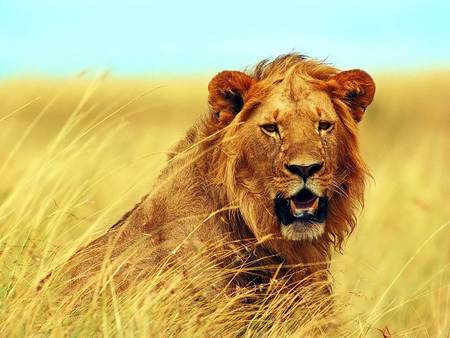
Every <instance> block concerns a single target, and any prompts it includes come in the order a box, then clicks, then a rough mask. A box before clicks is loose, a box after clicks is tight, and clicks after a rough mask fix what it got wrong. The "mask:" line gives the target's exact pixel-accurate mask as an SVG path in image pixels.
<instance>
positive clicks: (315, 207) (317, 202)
mask: <svg viewBox="0 0 450 338" xmlns="http://www.w3.org/2000/svg"><path fill="white" fill-rule="evenodd" d="M318 207H319V199H318V198H316V200H315V201H314V203H313V205H312V206H311V208H312V209H314V210H316V209H317V208H318Z"/></svg>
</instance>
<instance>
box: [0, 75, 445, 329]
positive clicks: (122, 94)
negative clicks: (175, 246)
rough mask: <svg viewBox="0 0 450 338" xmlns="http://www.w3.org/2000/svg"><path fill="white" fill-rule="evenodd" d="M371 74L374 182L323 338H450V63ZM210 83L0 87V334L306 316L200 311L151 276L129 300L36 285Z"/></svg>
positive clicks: (135, 190) (226, 304)
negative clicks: (74, 303) (449, 67)
mask: <svg viewBox="0 0 450 338" xmlns="http://www.w3.org/2000/svg"><path fill="white" fill-rule="evenodd" d="M375 79H376V82H377V85H378V92H377V95H376V99H375V102H374V104H373V105H372V106H371V107H370V109H369V110H368V112H367V116H366V118H365V119H364V121H363V122H362V124H361V141H362V149H363V152H364V154H365V158H366V160H367V162H368V164H369V167H370V168H371V171H372V174H373V177H374V180H373V181H372V182H371V183H370V184H369V188H368V190H367V192H366V206H365V209H364V211H363V212H362V214H361V216H360V221H359V225H358V228H357V229H356V231H355V233H354V234H353V235H352V237H351V238H350V240H349V241H348V243H347V245H346V249H345V251H344V254H343V255H340V254H336V255H335V256H334V263H333V270H334V278H335V289H336V294H337V295H338V296H339V304H340V305H339V308H340V311H339V313H340V317H341V318H339V320H338V321H339V325H338V327H337V328H335V329H334V330H335V331H333V334H331V333H329V334H325V335H336V336H349V337H359V336H376V337H381V336H382V331H383V332H384V333H385V334H387V332H390V333H391V334H392V335H394V336H395V337H401V336H408V337H411V336H412V337H448V336H449V334H450V241H449V239H450V225H449V223H448V222H449V220H450V207H449V205H450V175H449V168H450V136H449V133H450V101H449V98H448V95H449V94H448V93H449V92H450V72H426V73H414V74H409V73H404V74H379V75H378V76H375ZM206 85H207V79H206V78H195V79H194V78H159V79H153V80H143V79H116V78H114V77H112V76H107V75H105V74H100V75H99V76H96V75H91V74H88V75H83V74H80V75H79V76H77V77H74V78H72V79H46V80H41V79H35V78H17V79H11V80H3V81H1V82H0V128H1V132H0V177H1V184H0V266H1V267H2V269H1V272H0V336H2V337H13V336H47V335H51V336H54V337H60V336H73V337H90V336H125V337H132V336H142V337H148V336H186V337H194V336H199V337H203V336H236V335H241V336H252V335H258V336H262V335H263V333H264V332H265V333H266V334H267V335H268V336H273V337H278V336H289V335H293V336H295V335H298V336H302V335H304V334H305V332H307V331H306V330H307V328H308V327H307V326H308V325H309V326H311V325H313V324H311V323H308V324H305V325H304V326H303V328H302V327H300V328H299V327H296V326H298V324H300V323H301V321H302V320H303V319H304V318H300V317H299V318H298V321H297V322H296V321H295V320H296V319H295V318H294V320H289V321H284V320H282V319H281V320H280V319H273V318H272V317H276V312H277V308H276V307H270V306H267V307H266V308H265V309H264V310H265V311H266V312H270V311H272V312H273V313H271V314H270V315H272V314H273V316H272V317H270V316H269V315H268V314H267V313H258V314H257V316H254V319H253V320H252V321H245V320H244V319H243V318H237V316H236V314H235V313H234V312H233V311H232V306H230V304H232V303H233V299H231V300H214V301H211V302H210V303H209V304H206V305H205V304H203V305H199V304H197V303H196V302H195V300H194V298H195V297H192V295H189V294H188V293H187V291H186V289H185V288H183V287H182V283H183V281H181V280H178V279H176V278H175V277H173V278H172V279H170V283H171V284H170V285H171V287H169V288H167V289H163V290H161V289H158V288H155V287H153V288H152V285H154V284H156V281H150V282H149V283H148V285H147V286H146V287H144V288H142V289H140V291H136V292H135V293H134V294H133V295H131V296H130V297H128V298H127V299H122V298H118V297H117V296H116V295H115V294H114V290H111V294H112V297H111V299H112V302H103V301H102V300H101V299H100V298H98V299H97V298H95V297H94V298H93V299H92V300H91V301H90V302H88V303H87V304H84V305H83V306H80V307H79V308H78V309H75V311H74V310H73V307H72V308H71V309H70V307H68V306H63V305H61V304H59V303H58V302H57V301H56V298H57V295H56V293H55V291H53V290H52V289H50V288H49V289H45V290H43V292H41V293H37V292H36V291H35V288H36V285H37V282H38V280H39V279H40V278H41V277H42V276H44V275H45V274H46V272H47V271H49V270H50V269H51V268H53V267H55V266H57V265H58V264H60V263H62V262H64V261H65V260H66V259H67V258H68V257H69V256H70V255H71V254H72V253H73V252H74V251H75V250H76V248H78V247H79V246H81V245H83V244H85V243H87V242H88V241H89V240H90V239H92V238H93V237H95V236H96V235H98V234H99V233H101V232H102V231H104V230H105V229H107V228H108V226H109V225H111V224H113V223H114V222H115V221H116V220H117V219H118V218H119V217H120V216H121V215H122V214H123V213H124V212H125V211H126V210H128V209H129V208H131V206H133V205H134V203H135V202H137V201H138V200H139V199H140V197H141V196H142V195H144V194H145V193H146V192H148V191H149V190H150V188H151V184H152V182H153V181H154V179H155V178H156V176H157V174H158V172H159V170H160V169H161V168H162V166H163V165H164V161H165V157H166V151H167V150H168V148H169V147H170V146H171V145H173V144H174V143H175V142H176V141H177V140H178V139H179V138H180V137H181V136H182V135H183V133H184V132H185V130H186V129H187V127H189V126H190V124H191V123H192V122H193V121H194V120H195V119H196V118H197V117H198V116H199V115H200V114H201V113H203V112H204V111H205V110H206V95H207V91H206ZM166 277H167V276H163V277H161V276H156V277H155V280H156V279H157V278H166ZM202 278H207V277H204V276H203V277H202ZM209 282H210V281H208V280H207V279H206V280H205V279H204V280H202V281H200V283H206V284H207V283H209ZM73 297H74V298H76V295H73ZM259 311H260V312H261V310H259ZM296 324H297V325H296Z"/></svg>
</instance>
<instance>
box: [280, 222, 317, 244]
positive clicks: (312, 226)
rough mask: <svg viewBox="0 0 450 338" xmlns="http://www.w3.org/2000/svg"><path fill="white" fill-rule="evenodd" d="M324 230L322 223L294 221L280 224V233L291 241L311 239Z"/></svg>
mask: <svg viewBox="0 0 450 338" xmlns="http://www.w3.org/2000/svg"><path fill="white" fill-rule="evenodd" d="M324 232H325V224H324V223H313V222H308V223H304V222H294V223H291V224H288V225H284V224H283V225H281V235H282V236H283V238H285V239H288V240H291V241H313V240H315V239H317V238H319V237H320V236H322V235H323V233H324Z"/></svg>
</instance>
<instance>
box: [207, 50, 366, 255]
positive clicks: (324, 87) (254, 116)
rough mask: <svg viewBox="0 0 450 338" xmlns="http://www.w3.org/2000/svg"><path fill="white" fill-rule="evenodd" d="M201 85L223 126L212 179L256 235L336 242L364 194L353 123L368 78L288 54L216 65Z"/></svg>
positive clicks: (357, 117) (348, 226)
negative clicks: (246, 66)
mask: <svg viewBox="0 0 450 338" xmlns="http://www.w3.org/2000/svg"><path fill="white" fill-rule="evenodd" d="M208 88H209V104H210V110H211V115H212V116H213V117H212V119H213V122H214V125H215V126H216V128H218V131H219V133H220V134H221V138H220V140H221V142H220V149H219V150H218V154H219V156H221V160H220V161H219V166H218V170H217V171H216V182H217V183H218V184H223V186H224V187H225V190H226V195H227V199H228V201H229V202H230V203H236V204H237V206H238V209H239V212H240V214H241V216H242V218H243V219H244V221H245V222H246V224H247V225H248V227H249V228H250V230H251V231H252V232H253V233H254V235H255V236H256V237H257V238H262V237H264V236H271V237H275V238H282V239H284V240H291V241H314V240H319V239H324V240H326V241H327V242H331V243H333V244H334V245H337V246H340V244H341V243H342V241H343V239H344V238H345V237H346V235H347V234H348V233H349V232H351V231H352V229H353V227H354V226H355V221H356V220H355V212H356V211H357V209H358V207H359V206H360V205H362V203H363V190H364V180H365V177H366V175H367V170H366V166H365V164H364V162H363V160H362V159H361V156H360V152H359V149H358V140H357V123H358V122H359V121H360V120H361V119H362V117H363V114H364V111H365V109H366V107H367V106H368V105H369V104H370V103H371V102H372V99H373V96H374V92H375V84H374V82H373V80H372V78H371V77H370V76H369V75H368V74H367V73H366V72H364V71H362V70H349V71H342V72H339V71H338V70H337V69H335V68H333V67H331V66H328V65H325V64H323V63H320V62H316V61H313V60H309V59H306V58H305V57H303V56H299V55H293V54H290V55H284V56H281V57H279V58H277V59H275V60H274V61H271V62H268V61H263V62H261V63H260V64H258V65H257V66H256V67H255V69H254V70H253V71H251V72H249V73H243V72H237V71H224V72H221V73H219V74H217V75H216V76H215V77H214V78H213V79H212V80H211V82H210V83H209V87H208Z"/></svg>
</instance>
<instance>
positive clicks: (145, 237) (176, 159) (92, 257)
mask: <svg viewBox="0 0 450 338" xmlns="http://www.w3.org/2000/svg"><path fill="white" fill-rule="evenodd" d="M208 90H209V112H208V113H207V114H206V115H205V116H203V118H202V119H200V120H199V121H198V122H197V123H196V124H195V125H194V126H193V127H192V128H191V129H190V130H189V131H188V132H187V134H186V136H185V137H184V138H183V139H182V140H181V141H180V142H179V143H178V144H177V145H176V146H175V148H174V150H173V152H172V153H171V155H170V156H169V160H168V164H167V166H166V167H165V169H164V170H163V171H162V173H161V175H160V177H159V180H158V182H157V184H156V186H155V187H154V189H153V191H152V192H151V193H150V194H149V195H147V196H145V197H144V198H143V199H142V201H141V202H140V203H139V204H137V205H136V206H135V207H134V208H133V209H132V210H131V211H129V212H127V213H126V214H125V215H124V217H123V218H122V219H121V220H119V221H118V222H117V223H116V224H115V225H113V226H112V227H111V228H110V229H109V230H108V231H107V232H106V233H105V234H104V235H103V236H101V237H100V238H98V239H96V240H94V241H93V242H92V243H90V244H89V245H87V246H86V247H85V248H82V249H81V250H79V251H78V252H77V253H76V254H75V255H74V256H73V257H72V258H71V259H70V261H69V263H68V265H67V266H66V271H68V272H69V273H70V275H71V276H72V277H73V281H75V282H77V283H78V282H79V281H80V280H84V279H85V278H87V276H89V275H92V274H94V273H96V272H98V271H99V269H100V268H101V266H103V265H102V264H103V262H104V260H105V258H106V259H107V260H109V261H111V262H113V261H114V260H116V259H119V257H120V256H121V255H122V254H123V253H124V252H127V254H128V256H127V258H126V259H124V260H123V261H122V263H121V264H120V266H119V268H118V269H116V270H115V271H114V273H115V275H116V276H119V275H120V278H119V277H118V278H117V281H118V283H120V285H121V286H123V287H126V286H127V285H129V283H130V281H131V280H135V279H136V278H138V276H141V277H142V276H148V275H149V274H150V271H152V267H154V266H156V265H158V264H159V263H161V262H162V261H164V260H165V259H167V258H168V257H172V258H173V259H176V257H177V256H178V255H181V253H183V252H184V253H188V254H189V253H192V251H194V250H199V249H205V248H213V249H211V250H217V251H216V252H214V254H212V255H211V257H210V259H211V260H214V264H215V265H216V266H217V267H219V269H220V267H225V266H227V267H229V266H230V264H232V262H233V261H235V259H234V256H235V255H242V252H244V255H247V256H246V257H245V259H244V261H245V262H246V266H251V267H252V272H251V273H244V271H242V273H241V274H238V275H234V276H232V278H230V280H228V281H224V285H227V287H228V288H229V287H236V286H244V287H246V286H249V285H253V286H254V285H263V284H264V283H267V282H270V280H271V278H273V277H274V276H275V274H277V276H276V277H278V276H284V277H286V278H287V279H288V280H289V285H297V284H298V283H300V282H301V281H305V280H306V279H307V278H308V277H310V276H313V275H315V276H316V277H315V279H313V280H316V281H317V280H322V281H324V280H327V278H328V273H327V271H328V268H329V263H328V262H329V259H330V254H331V252H332V250H333V249H338V250H339V249H340V248H341V246H342V243H343V241H344V239H345V238H346V237H347V235H349V234H350V233H351V232H352V230H353V228H354V227H355V225H356V216H355V214H356V212H357V211H358V209H359V208H360V207H361V206H362V204H363V192H364V182H365V178H366V176H367V174H368V171H367V169H366V166H365V164H364V162H363V160H362V158H361V154H360V152H359V149H358V137H357V123H358V122H359V121H361V119H362V117H363V115H364V111H365V109H366V108H367V106H368V105H369V104H370V103H371V102H372V99H373V97H374V93H375V84H374V82H373V80H372V78H371V77H370V76H369V75H368V74H367V73H366V72H364V71H362V70H349V71H339V70H337V69H336V68H333V67H331V66H329V65H326V64H323V63H321V62H317V61H314V60H311V59H308V58H306V57H304V56H300V55H297V54H288V55H282V56H280V57H278V58H276V59H274V60H272V61H267V60H265V61H262V62H260V63H258V64H257V65H256V67H255V68H254V69H253V70H252V71H249V72H246V73H244V72H239V71H222V72H220V73H218V74H217V75H216V76H215V77H214V78H213V79H212V80H211V82H210V83H209V85H208ZM249 243H252V244H251V245H253V246H251V249H250V250H249V249H248V248H249V245H250V244H249ZM242 248H244V249H246V250H241V249H242ZM217 252H220V254H217ZM227 252H228V253H227ZM133 257H134V258H137V259H136V261H139V263H136V264H131V262H132V261H133ZM180 257H181V256H180ZM241 261H242V260H241ZM274 266H275V267H276V268H274ZM120 271H122V272H123V273H120ZM319 271H325V272H326V273H321V274H320V273H319V274H317V272H319Z"/></svg>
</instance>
